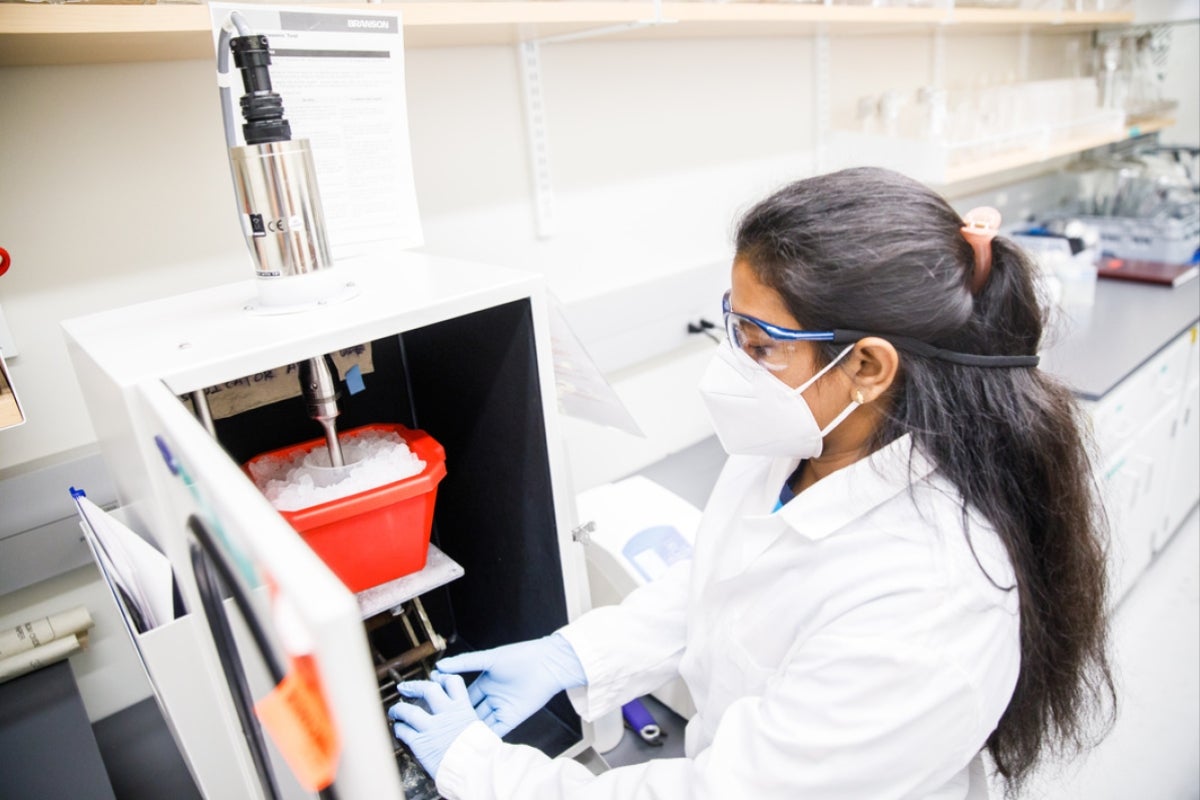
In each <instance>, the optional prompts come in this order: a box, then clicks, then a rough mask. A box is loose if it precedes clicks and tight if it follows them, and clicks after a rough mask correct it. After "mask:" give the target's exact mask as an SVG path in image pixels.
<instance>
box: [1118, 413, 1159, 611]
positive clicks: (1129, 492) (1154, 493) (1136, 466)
mask: <svg viewBox="0 0 1200 800" xmlns="http://www.w3.org/2000/svg"><path fill="white" fill-rule="evenodd" d="M1174 423H1175V413H1174V410H1173V409H1164V410H1162V411H1161V412H1160V413H1159V414H1158V415H1157V416H1155V417H1154V418H1153V420H1151V422H1150V424H1148V425H1147V426H1146V427H1145V428H1143V429H1142V430H1140V431H1139V432H1138V435H1137V436H1136V437H1135V438H1134V440H1133V441H1131V442H1129V444H1128V445H1127V446H1126V447H1125V448H1124V449H1123V450H1122V451H1121V452H1120V453H1119V454H1118V455H1117V457H1115V458H1113V459H1111V460H1110V461H1109V462H1108V467H1107V469H1106V470H1105V471H1104V473H1103V474H1102V476H1101V487H1102V493H1103V497H1104V503H1105V510H1106V511H1107V513H1108V518H1109V526H1110V535H1111V542H1110V548H1109V586H1110V596H1111V599H1112V601H1113V602H1114V603H1116V602H1119V601H1120V600H1121V598H1122V597H1124V596H1125V594H1126V593H1127V592H1128V591H1129V589H1130V588H1131V587H1132V586H1133V584H1134V583H1135V582H1136V581H1137V579H1138V577H1139V576H1140V575H1141V574H1142V572H1143V571H1145V569H1146V567H1147V566H1148V565H1149V564H1150V560H1151V558H1152V557H1153V555H1154V546H1155V542H1156V541H1157V540H1158V539H1159V537H1161V535H1162V534H1161V532H1162V530H1163V529H1164V528H1165V527H1166V523H1167V516H1166V513H1165V510H1164V500H1165V498H1166V494H1167V478H1168V477H1169V473H1168V470H1167V461H1168V456H1169V453H1170V451H1171V444H1172V440H1171V430H1172V427H1173V425H1174Z"/></svg>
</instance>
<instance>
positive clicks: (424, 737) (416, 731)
mask: <svg viewBox="0 0 1200 800" xmlns="http://www.w3.org/2000/svg"><path fill="white" fill-rule="evenodd" d="M429 677H430V679H431V680H427V681H404V682H402V683H400V684H399V685H398V686H397V687H396V688H397V689H399V691H400V694H402V695H404V696H405V697H411V698H413V699H415V700H422V701H424V702H425V705H426V706H428V707H429V711H426V710H425V709H423V708H421V707H420V706H419V705H416V704H414V703H396V705H394V706H392V707H391V708H389V709H388V718H389V719H391V720H394V721H395V723H396V724H395V725H393V726H392V731H393V732H394V733H395V734H396V738H397V739H399V740H400V741H402V742H404V743H405V744H406V745H408V749H409V750H412V754H413V755H414V756H416V759H417V761H420V762H421V766H422V767H424V768H425V771H426V772H428V773H429V776H430V777H431V778H433V779H434V780H435V781H436V780H437V772H438V769H439V768H440V767H441V766H442V759H443V758H445V756H446V751H447V750H449V749H450V745H452V744H454V740H455V739H457V738H458V737H459V735H460V734H462V732H463V731H465V730H466V729H467V726H469V725H470V724H471V723H472V722H476V721H477V720H478V717H476V716H475V709H473V708H471V701H470V700H469V699H468V696H467V685H466V683H464V682H463V679H462V678H461V677H459V676H458V675H445V674H442V673H440V672H438V671H437V670H434V671H433V672H431V673H429Z"/></svg>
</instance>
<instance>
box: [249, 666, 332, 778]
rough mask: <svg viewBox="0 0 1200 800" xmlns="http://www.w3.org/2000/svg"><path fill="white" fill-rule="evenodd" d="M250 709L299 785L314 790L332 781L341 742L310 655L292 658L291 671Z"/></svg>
mask: <svg viewBox="0 0 1200 800" xmlns="http://www.w3.org/2000/svg"><path fill="white" fill-rule="evenodd" d="M254 713H255V714H256V715H258V720H259V722H261V723H262V726H263V727H264V728H265V729H266V731H267V733H268V734H270V736H271V739H272V740H273V741H274V742H275V746H276V747H278V748H279V752H280V753H282V754H283V757H284V760H286V761H287V763H288V766H289V767H291V768H292V772H293V773H295V775H296V779H297V780H298V781H299V782H300V785H301V786H303V787H304V788H305V789H308V790H309V791H311V792H316V791H320V790H321V789H324V788H325V787H327V786H329V784H331V783H333V778H334V776H335V775H336V774H337V763H338V757H339V756H340V755H341V747H342V745H341V741H340V740H339V738H338V734H337V729H336V728H335V727H334V725H333V719H332V718H331V717H330V714H329V706H327V705H326V703H325V696H324V695H323V694H322V693H321V684H320V681H319V679H318V677H317V672H316V667H315V665H314V664H313V662H312V658H311V657H308V656H303V657H300V658H296V659H293V660H292V669H291V671H290V672H289V673H288V674H287V676H286V677H285V678H284V679H283V680H282V681H280V682H279V685H278V686H276V687H275V688H274V689H272V690H271V692H270V694H268V695H267V696H266V697H264V698H263V699H261V700H259V701H258V702H257V703H255V704H254Z"/></svg>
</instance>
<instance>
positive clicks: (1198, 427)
mask: <svg viewBox="0 0 1200 800" xmlns="http://www.w3.org/2000/svg"><path fill="white" fill-rule="evenodd" d="M1193 374H1194V373H1193ZM1173 433H1174V436H1173V438H1172V441H1171V452H1170V475H1169V476H1168V489H1167V496H1166V511H1167V524H1166V526H1165V528H1164V530H1163V531H1162V533H1161V535H1160V536H1159V537H1158V538H1157V539H1156V541H1155V543H1154V545H1155V549H1156V550H1157V549H1158V548H1161V547H1162V546H1163V545H1164V544H1166V541H1167V539H1169V538H1170V537H1171V535H1172V534H1174V533H1175V531H1176V530H1177V529H1178V528H1179V526H1180V525H1182V524H1183V521H1184V520H1185V519H1186V518H1187V516H1188V514H1190V513H1191V512H1192V509H1193V508H1195V507H1196V502H1197V501H1198V500H1200V377H1197V378H1194V379H1193V380H1192V382H1191V385H1190V386H1188V388H1187V391H1186V393H1185V395H1184V405H1183V409H1182V411H1180V414H1179V418H1178V420H1177V421H1176V423H1175V427H1174V430H1173Z"/></svg>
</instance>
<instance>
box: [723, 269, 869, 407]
mask: <svg viewBox="0 0 1200 800" xmlns="http://www.w3.org/2000/svg"><path fill="white" fill-rule="evenodd" d="M729 305H730V307H731V308H732V310H733V311H736V312H737V313H739V314H745V315H746V316H749V317H754V318H756V319H760V320H762V321H763V322H769V323H771V324H772V325H778V326H779V327H781V328H792V329H800V328H801V327H802V326H801V325H800V323H799V321H797V320H796V318H795V317H793V316H792V313H791V312H790V311H789V310H788V308H787V305H786V304H785V303H784V302H783V297H782V295H780V294H779V292H777V291H775V290H774V289H772V288H771V287H769V286H767V285H765V284H763V283H762V282H761V281H760V280H759V279H758V277H757V276H756V275H755V274H754V270H753V269H752V268H751V267H750V265H749V264H748V263H747V262H746V261H745V260H744V259H742V258H738V259H737V260H735V261H734V263H733V276H732V288H731V290H730V295H729ZM764 336H765V334H764ZM764 341H765V340H764ZM751 344H752V343H751ZM771 344H772V345H773V347H774V348H775V350H774V352H773V354H772V356H771V358H770V372H771V374H772V375H774V376H775V377H776V378H778V379H779V380H781V381H783V382H784V383H785V384H787V385H788V386H790V387H792V388H793V389H794V388H796V387H797V386H800V385H801V384H803V383H804V382H805V381H807V380H809V379H810V378H811V377H812V376H813V375H815V374H816V373H817V372H818V371H820V369H821V367H820V366H819V365H818V364H817V348H818V347H820V345H819V344H816V343H814V342H801V341H797V342H788V343H786V345H784V346H782V347H780V346H779V345H778V343H776V342H772V343H771ZM751 355H753V354H751ZM850 396H851V387H850V381H849V379H848V378H847V377H846V376H845V375H844V374H843V373H842V371H841V370H839V369H837V368H836V367H835V368H834V369H832V370H830V371H829V372H827V373H826V374H825V375H823V376H822V377H821V378H820V379H819V380H818V381H817V382H816V383H814V384H813V385H812V386H810V387H808V388H807V389H805V390H804V399H805V400H806V401H807V402H808V405H809V408H811V409H812V412H813V416H814V417H816V419H817V423H818V424H819V425H821V426H822V427H824V425H825V424H826V423H827V422H828V421H829V420H832V419H833V418H834V417H835V416H837V414H838V413H840V412H841V410H842V409H843V408H845V407H846V404H847V403H848V402H850Z"/></svg>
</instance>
